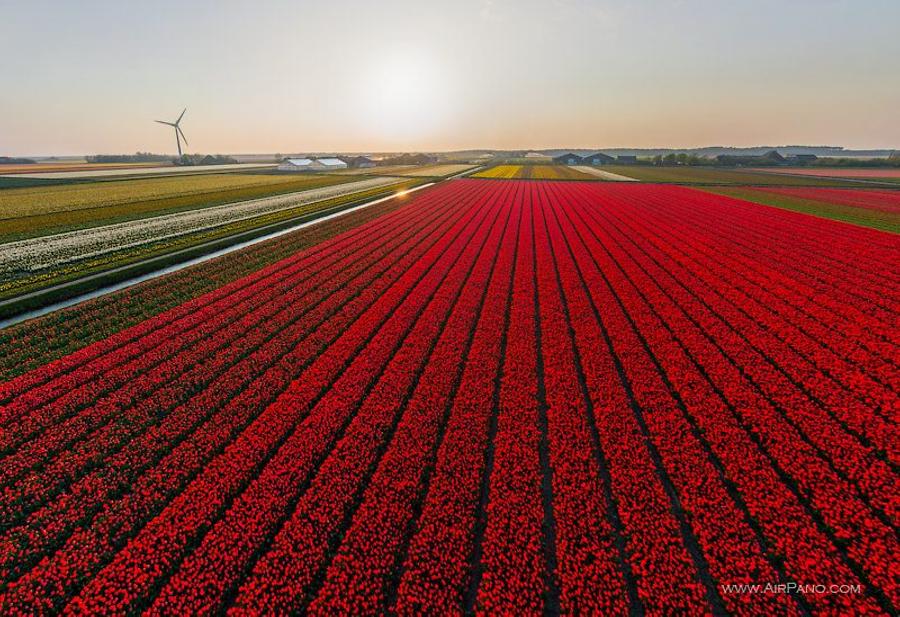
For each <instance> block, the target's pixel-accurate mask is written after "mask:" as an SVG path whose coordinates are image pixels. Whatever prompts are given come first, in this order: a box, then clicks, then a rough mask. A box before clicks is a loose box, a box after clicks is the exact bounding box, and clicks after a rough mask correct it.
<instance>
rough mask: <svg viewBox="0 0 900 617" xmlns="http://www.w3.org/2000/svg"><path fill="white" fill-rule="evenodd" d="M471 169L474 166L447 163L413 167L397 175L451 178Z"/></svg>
mask: <svg viewBox="0 0 900 617" xmlns="http://www.w3.org/2000/svg"><path fill="white" fill-rule="evenodd" d="M473 167H475V166H474V165H461V164H454V163H448V164H445V165H426V166H425V167H415V168H413V169H410V170H408V171H406V172H405V173H402V174H399V175H402V176H409V177H413V178H415V177H427V176H435V177H446V176H452V175H453V174H460V173H462V172H464V171H466V170H467V169H472V168H473Z"/></svg>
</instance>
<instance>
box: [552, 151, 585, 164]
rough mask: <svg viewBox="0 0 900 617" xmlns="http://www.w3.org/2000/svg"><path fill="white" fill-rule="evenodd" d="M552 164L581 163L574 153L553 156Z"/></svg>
mask: <svg viewBox="0 0 900 617" xmlns="http://www.w3.org/2000/svg"><path fill="white" fill-rule="evenodd" d="M553 162H554V163H556V164H557V165H581V164H582V162H583V161H582V160H581V157H580V156H578V155H577V154H575V153H574V152H566V153H565V154H560V155H559V156H554V157H553Z"/></svg>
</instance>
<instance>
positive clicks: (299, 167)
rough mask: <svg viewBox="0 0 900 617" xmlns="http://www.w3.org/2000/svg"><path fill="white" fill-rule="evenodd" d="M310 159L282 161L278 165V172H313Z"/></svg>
mask: <svg viewBox="0 0 900 617" xmlns="http://www.w3.org/2000/svg"><path fill="white" fill-rule="evenodd" d="M312 164H313V160H312V159H284V160H283V161H281V163H280V164H279V165H278V171H313V167H312Z"/></svg>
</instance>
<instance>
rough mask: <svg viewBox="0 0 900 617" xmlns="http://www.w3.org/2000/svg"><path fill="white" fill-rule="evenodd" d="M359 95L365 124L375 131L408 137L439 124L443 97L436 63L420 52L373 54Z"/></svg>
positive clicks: (444, 102) (402, 137) (423, 132)
mask: <svg viewBox="0 0 900 617" xmlns="http://www.w3.org/2000/svg"><path fill="white" fill-rule="evenodd" d="M364 82H365V86H364V92H363V95H362V97H361V98H360V100H361V104H362V107H363V110H362V111H363V113H362V119H363V121H364V123H365V125H366V128H367V129H368V130H369V131H371V132H373V133H376V134H381V135H389V136H393V137H395V138H401V139H405V138H410V137H415V136H422V135H424V134H428V133H430V132H431V131H433V130H434V129H436V128H437V127H438V125H439V124H440V120H441V116H442V115H443V113H444V109H445V106H446V101H445V100H444V97H443V94H444V93H443V92H442V90H443V86H442V83H441V78H440V70H439V67H438V65H437V64H436V63H435V62H433V60H432V59H431V58H429V57H428V56H426V55H423V54H421V53H419V54H417V53H412V52H409V53H403V54H392V55H389V56H384V57H376V58H374V59H373V61H372V63H371V64H370V66H369V68H368V71H367V72H366V79H365V80H364Z"/></svg>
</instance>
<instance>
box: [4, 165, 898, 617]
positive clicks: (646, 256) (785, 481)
mask: <svg viewBox="0 0 900 617" xmlns="http://www.w3.org/2000/svg"><path fill="white" fill-rule="evenodd" d="M766 190H769V191H771V190H772V189H766ZM791 191H793V192H792V193H791V194H797V195H801V194H802V195H801V196H803V197H804V198H809V199H825V197H826V196H827V195H837V196H839V197H840V198H841V199H842V200H843V201H842V202H841V203H845V204H846V205H850V206H853V207H860V208H863V207H864V208H868V209H874V210H879V211H881V212H887V213H896V212H897V208H898V203H900V202H898V201H897V193H896V192H892V191H890V190H884V191H877V192H867V191H865V190H847V191H843V192H841V193H837V192H834V191H832V192H831V193H828V192H827V191H831V189H802V190H801V189H790V191H788V192H791ZM823 191H825V193H823ZM897 263H900V236H898V235H896V234H892V233H887V232H885V231H879V230H876V229H870V228H865V227H860V226H855V225H849V224H846V223H843V222H839V221H835V220H828V219H824V218H818V217H816V216H810V215H808V214H803V213H799V212H793V211H788V210H783V209H779V208H775V207H770V206H765V205H760V204H756V203H750V202H748V201H743V200H740V199H736V198H732V197H728V196H724V195H717V194H712V193H709V192H704V191H701V190H694V189H691V188H686V187H682V186H675V185H653V184H641V183H637V182H635V183H625V182H622V183H616V182H581V181H565V182H563V181H544V180H496V179H493V180H491V179H487V180H480V179H472V178H463V179H455V180H449V181H445V182H441V183H439V184H437V185H435V186H433V187H431V188H428V189H425V190H422V191H420V192H418V193H416V195H415V197H411V198H410V199H409V201H408V203H406V204H405V205H403V206H402V207H398V208H396V209H394V210H392V211H389V212H386V213H385V214H383V215H381V216H378V217H377V218H372V219H371V220H368V221H366V222H363V223H361V224H360V225H359V226H357V227H354V228H352V229H348V230H346V231H343V232H342V233H339V234H337V235H335V236H334V237H330V238H328V239H324V240H323V241H321V242H319V243H318V244H315V245H313V246H309V247H308V248H305V249H303V250H301V251H299V252H296V253H294V254H292V255H290V256H288V257H287V258H285V259H282V260H281V261H277V262H275V263H273V264H271V265H268V266H266V267H264V268H262V269H260V270H257V271H256V272H254V273H252V274H249V275H247V276H244V277H242V278H238V279H236V280H233V281H231V282H228V283H226V284H224V285H223V286H221V287H218V288H216V289H214V290H212V291H209V292H208V293H206V294H204V295H200V296H199V297H196V298H194V299H191V300H189V301H187V302H186V303H185V304H182V305H180V306H176V307H175V308H171V309H169V310H166V311H164V312H162V313H159V314H158V315H155V316H152V317H150V318H149V319H147V320H145V321H143V322H141V323H138V324H137V325H134V326H131V327H129V328H127V329H124V330H121V331H118V332H115V333H111V334H110V335H109V336H108V337H107V338H105V339H102V340H99V341H97V342H94V343H91V344H89V345H87V346H85V347H83V348H81V349H78V350H75V351H73V352H72V353H69V354H68V355H66V356H63V357H62V358H59V359H58V360H54V361H52V362H50V363H49V364H46V365H43V366H40V367H38V368H35V369H33V370H31V371H28V372H25V373H23V374H21V375H18V376H16V377H13V378H12V379H11V380H9V381H7V382H6V383H4V384H2V385H0V485H2V490H0V575H2V578H0V614H16V613H35V612H43V613H56V612H64V613H68V614H75V613H77V614H94V613H102V612H110V613H125V612H128V613H147V614H157V615H163V614H166V615H171V614H178V615H189V614H211V613H212V614H217V613H225V612H227V613H229V614H234V615H251V614H260V613H274V614H287V613H310V614H317V615H335V614H354V615H355V614H384V613H396V614H404V615H414V614H441V615H443V614H473V613H483V614H513V615H523V614H541V613H544V614H548V613H549V614H558V613H568V614H575V615H584V614H604V615H607V614H609V615H612V614H637V615H642V614H647V615H672V614H706V613H709V614H720V615H721V614H747V615H756V614H761V615H785V614H800V615H802V614H820V613H826V614H858V613H866V614H896V612H897V611H898V610H900V588H898V578H900V562H898V559H897V555H898V554H900V533H898V532H900V526H898V515H900V496H898V489H897V482H898V477H900V476H898V472H900V440H898V436H897V413H898V410H900V395H898V393H900V371H898V366H900V328H898V327H897V325H898V313H900V272H898V269H897V267H896V264H897Z"/></svg>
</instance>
